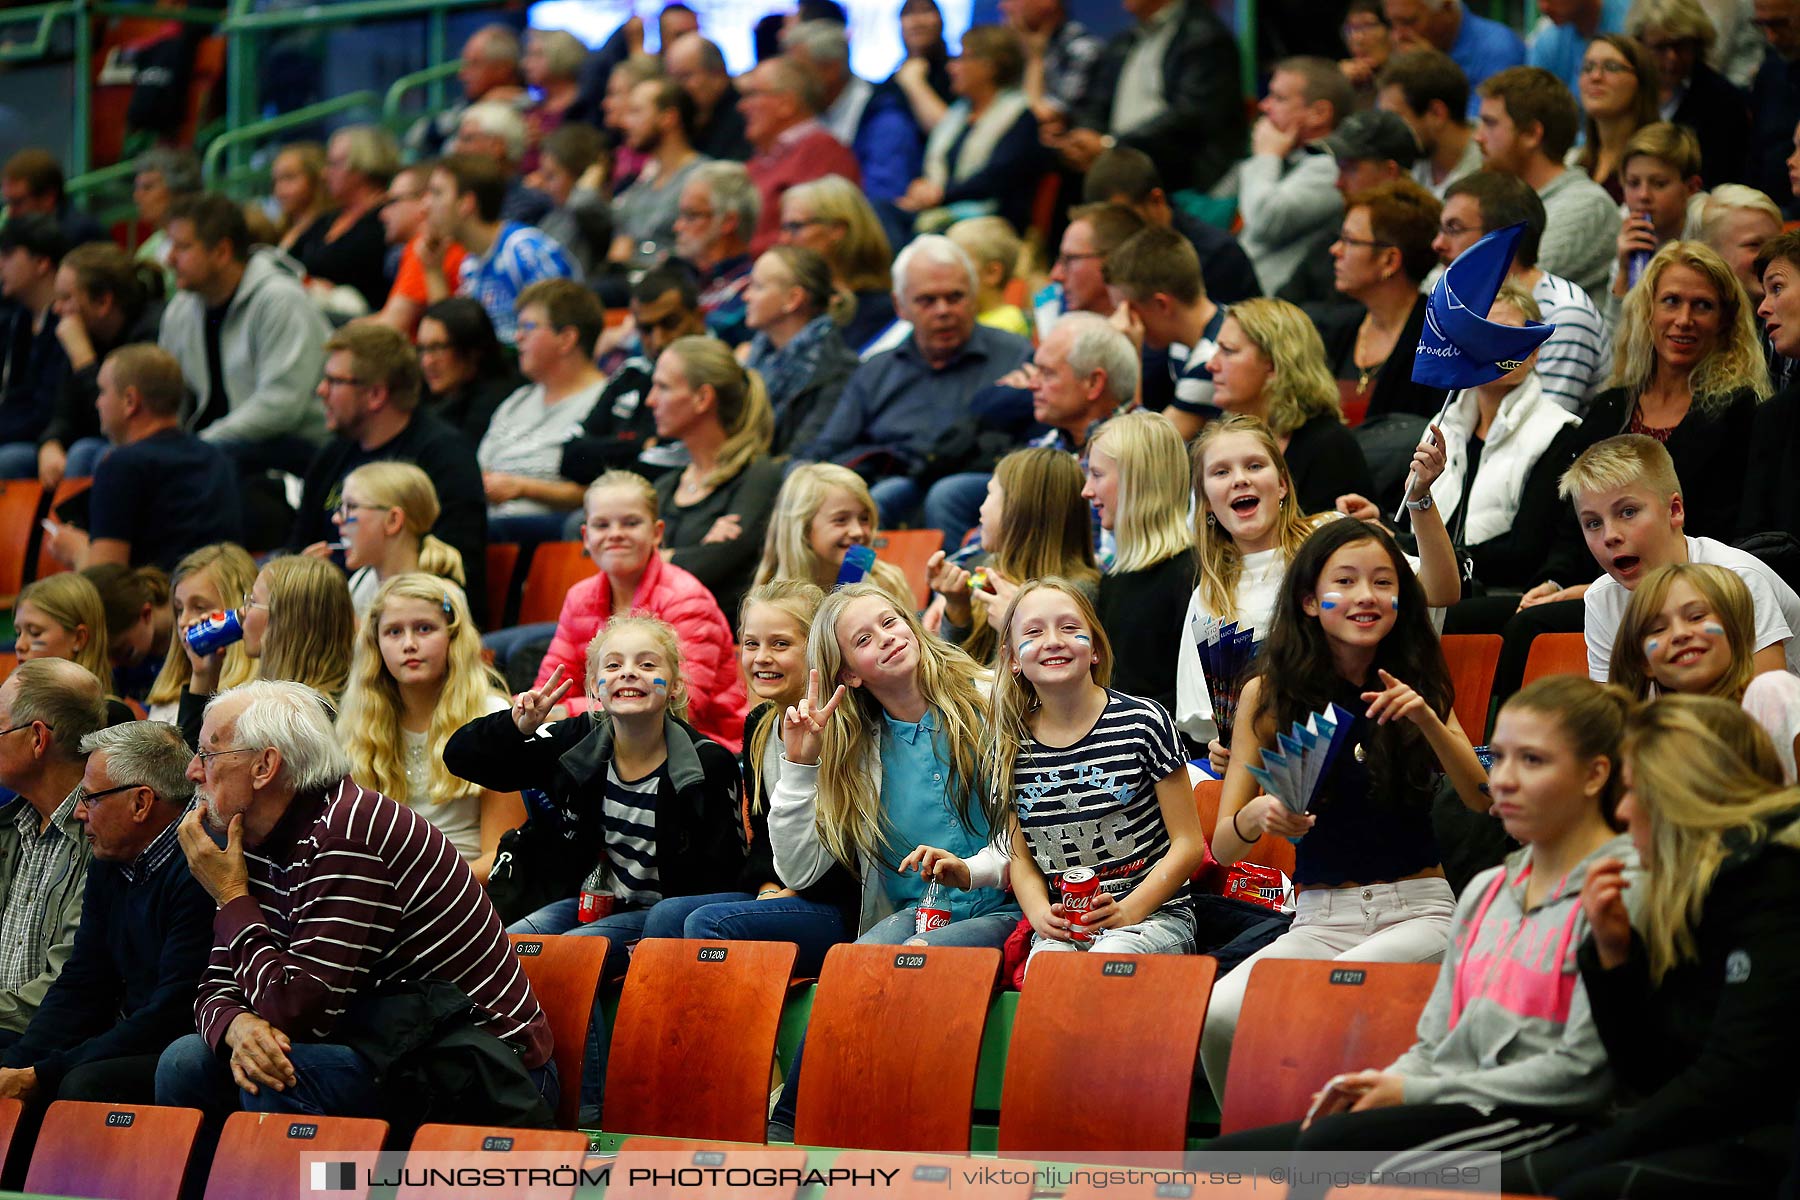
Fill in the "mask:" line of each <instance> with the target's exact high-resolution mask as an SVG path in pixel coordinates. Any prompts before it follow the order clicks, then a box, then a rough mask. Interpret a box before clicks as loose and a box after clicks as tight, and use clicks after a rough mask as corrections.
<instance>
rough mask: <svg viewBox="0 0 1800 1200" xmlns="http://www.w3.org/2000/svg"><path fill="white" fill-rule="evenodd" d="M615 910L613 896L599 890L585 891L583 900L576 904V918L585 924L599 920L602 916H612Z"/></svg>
mask: <svg viewBox="0 0 1800 1200" xmlns="http://www.w3.org/2000/svg"><path fill="white" fill-rule="evenodd" d="M612 912H613V898H612V897H611V896H605V895H602V894H600V893H599V892H588V891H584V892H582V893H581V902H580V904H579V905H577V906H576V909H575V919H576V920H577V921H580V922H581V923H582V924H583V925H587V924H590V923H591V922H594V921H598V920H599V919H600V918H601V917H610V916H612Z"/></svg>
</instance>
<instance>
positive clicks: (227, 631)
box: [181, 608, 244, 654]
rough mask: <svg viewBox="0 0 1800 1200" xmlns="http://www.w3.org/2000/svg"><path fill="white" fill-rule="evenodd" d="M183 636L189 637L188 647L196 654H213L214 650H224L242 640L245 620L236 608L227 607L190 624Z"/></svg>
mask: <svg viewBox="0 0 1800 1200" xmlns="http://www.w3.org/2000/svg"><path fill="white" fill-rule="evenodd" d="M181 636H182V637H184V638H186V639H187V644H188V648H189V649H191V650H192V651H193V652H194V653H195V654H211V653H212V652H213V651H214V650H223V649H224V648H225V647H226V646H229V645H231V644H232V643H233V642H239V641H242V640H243V638H244V622H243V620H242V619H241V618H240V617H239V616H238V614H237V610H236V609H234V608H227V609H225V610H223V611H221V612H215V613H208V614H206V615H205V616H204V617H201V618H200V619H199V620H198V621H195V622H194V623H193V624H192V625H189V626H188V627H187V629H186V630H184V631H183V632H182V635H181Z"/></svg>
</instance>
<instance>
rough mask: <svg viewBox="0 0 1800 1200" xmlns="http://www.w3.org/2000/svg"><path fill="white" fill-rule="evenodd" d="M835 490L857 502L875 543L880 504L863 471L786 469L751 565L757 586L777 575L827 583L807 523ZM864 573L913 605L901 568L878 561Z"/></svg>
mask: <svg viewBox="0 0 1800 1200" xmlns="http://www.w3.org/2000/svg"><path fill="white" fill-rule="evenodd" d="M834 490H837V491H845V492H849V493H850V495H851V496H853V497H854V498H855V499H856V502H857V503H858V504H860V505H862V508H863V512H864V513H865V514H866V515H867V517H868V521H869V542H870V544H871V545H872V544H874V541H875V537H876V534H877V533H878V532H879V530H880V510H879V509H877V508H876V507H875V498H874V497H873V496H871V495H870V494H869V485H868V484H866V483H864V482H863V478H862V476H861V475H858V474H857V473H856V472H855V471H852V470H851V469H850V468H849V467H840V466H838V465H837V464H836V463H806V464H805V465H803V466H799V467H796V468H794V470H793V471H791V472H789V474H788V477H787V478H786V479H785V480H783V481H782V484H781V491H779V492H777V493H776V494H775V511H774V512H772V513H771V514H770V515H769V532H768V533H767V534H766V535H764V537H763V556H762V562H760V563H758V564H757V567H756V583H757V584H758V585H759V586H760V585H762V584H765V583H769V582H771V581H773V580H776V579H803V580H805V581H806V582H808V583H811V584H813V585H815V586H818V587H821V588H823V587H826V586H829V581H827V582H826V583H820V582H819V581H820V579H821V578H823V577H824V576H825V575H827V574H828V569H827V567H826V565H825V563H824V562H823V561H821V560H820V558H819V556H818V555H817V554H815V553H813V548H812V523H813V518H814V517H816V516H818V515H819V510H820V509H821V508H824V507H825V501H826V499H827V498H828V497H830V495H831V493H832V492H833V491H834ZM868 577H869V579H870V580H872V581H873V582H874V583H876V584H878V585H880V587H881V590H882V591H884V592H886V593H887V594H888V595H889V596H890V597H892V598H893V599H895V600H899V601H902V602H903V603H905V605H906V606H907V607H908V608H909V609H910V608H911V607H912V604H913V594H912V585H911V584H909V583H907V582H906V575H905V573H904V572H902V571H901V570H900V568H898V567H896V566H894V565H893V564H892V563H885V562H878V563H876V564H875V565H874V566H873V567H872V568H870V570H869V575H868Z"/></svg>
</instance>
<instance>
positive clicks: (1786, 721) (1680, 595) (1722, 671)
mask: <svg viewBox="0 0 1800 1200" xmlns="http://www.w3.org/2000/svg"><path fill="white" fill-rule="evenodd" d="M1758 640H1759V638H1758V636H1757V628H1756V607H1755V603H1754V602H1753V601H1752V600H1751V598H1750V589H1749V588H1747V587H1746V586H1744V581H1743V580H1742V579H1741V578H1739V577H1738V576H1737V574H1735V573H1734V572H1732V571H1728V570H1726V569H1725V568H1724V567H1719V566H1714V565H1713V564H1711V563H1691V562H1690V563H1675V564H1673V565H1671V566H1666V567H1658V568H1657V569H1656V570H1654V571H1652V572H1650V573H1649V574H1648V575H1646V576H1644V580H1643V582H1642V583H1640V584H1638V585H1637V587H1636V588H1635V589H1634V590H1633V591H1632V593H1631V602H1630V603H1629V604H1627V605H1626V606H1625V615H1624V617H1623V618H1622V619H1621V620H1620V622H1619V636H1618V638H1617V639H1616V640H1615V641H1614V642H1613V652H1612V664H1611V667H1612V669H1611V673H1610V675H1609V676H1608V678H1609V679H1611V680H1612V682H1614V683H1616V684H1618V685H1619V686H1620V687H1622V688H1624V689H1625V690H1626V691H1628V692H1630V693H1631V694H1632V695H1633V696H1635V697H1637V698H1638V699H1640V700H1647V699H1649V698H1650V697H1652V696H1654V695H1657V694H1658V693H1661V692H1672V693H1679V694H1684V695H1699V696H1719V697H1721V698H1723V699H1726V700H1730V701H1732V702H1733V703H1736V704H1741V705H1743V707H1744V711H1745V712H1747V713H1749V714H1750V715H1751V716H1752V717H1754V718H1756V721H1757V723H1758V724H1760V725H1761V726H1762V727H1763V729H1764V730H1765V731H1766V732H1767V733H1768V735H1769V739H1770V740H1771V741H1772V742H1774V744H1775V753H1776V755H1777V756H1779V757H1780V759H1781V767H1782V772H1783V774H1784V775H1785V777H1786V779H1787V781H1788V782H1789V783H1793V782H1794V778H1795V770H1794V762H1795V753H1796V750H1800V679H1796V678H1795V677H1794V676H1792V675H1790V674H1788V673H1787V672H1786V671H1765V672H1763V673H1762V674H1760V675H1759V674H1757V673H1756V663H1755V660H1754V657H1753V656H1754V652H1755V647H1756V644H1757V642H1758Z"/></svg>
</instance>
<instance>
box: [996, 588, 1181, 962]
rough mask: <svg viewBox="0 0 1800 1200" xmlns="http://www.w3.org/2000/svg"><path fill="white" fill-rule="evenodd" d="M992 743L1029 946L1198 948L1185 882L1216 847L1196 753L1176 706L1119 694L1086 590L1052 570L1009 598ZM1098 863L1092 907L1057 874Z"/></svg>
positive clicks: (1120, 950) (1130, 950) (1000, 809)
mask: <svg viewBox="0 0 1800 1200" xmlns="http://www.w3.org/2000/svg"><path fill="white" fill-rule="evenodd" d="M1004 628H1005V631H1006V632H1005V640H1004V641H1003V642H1002V644H1001V648H1000V664H999V668H998V670H997V676H998V678H997V679H996V682H995V684H994V719H993V721H992V722H991V723H990V725H989V728H988V737H987V739H986V744H985V746H984V747H983V756H984V766H985V767H986V769H987V772H988V774H989V777H990V780H991V782H990V785H989V788H988V800H989V804H990V805H991V806H992V807H993V809H994V815H993V817H992V823H993V824H994V826H995V828H997V829H1007V830H1010V833H1011V838H1012V861H1013V864H1014V865H1013V873H1012V883H1013V891H1014V893H1015V894H1016V895H1017V896H1018V898H1019V907H1020V908H1021V909H1023V910H1024V912H1025V915H1026V917H1028V918H1029V919H1030V921H1031V925H1032V929H1033V930H1034V931H1035V933H1036V936H1034V937H1033V938H1032V941H1031V954H1032V955H1033V956H1036V955H1037V954H1039V953H1041V952H1044V951H1070V950H1097V951H1100V952H1102V953H1106V954H1188V953H1192V952H1193V950H1194V912H1193V907H1192V903H1191V894H1190V890H1189V886H1188V878H1189V876H1191V875H1192V874H1193V873H1194V872H1195V870H1197V869H1198V868H1199V866H1200V863H1201V862H1202V860H1203V859H1204V858H1205V854H1206V838H1205V836H1204V835H1203V834H1202V832H1201V830H1200V818H1199V813H1198V810H1196V809H1195V807H1194V795H1193V789H1192V787H1191V785H1190V784H1189V783H1188V776H1187V762H1186V759H1187V755H1186V754H1185V753H1184V752H1183V750H1182V745H1181V736H1180V734H1178V733H1177V732H1176V730H1175V722H1174V721H1173V720H1172V719H1171V718H1170V717H1169V714H1168V712H1167V711H1166V710H1165V709H1164V708H1163V707H1162V706H1161V705H1159V704H1157V703H1156V702H1155V701H1154V700H1143V699H1139V698H1138V697H1136V696H1127V695H1125V694H1123V693H1121V692H1115V691H1113V690H1112V689H1110V688H1108V687H1107V686H1106V684H1107V681H1108V679H1109V677H1110V674H1111V665H1112V664H1111V653H1110V650H1111V648H1110V646H1109V644H1108V643H1107V640H1106V634H1105V632H1104V631H1103V630H1102V629H1101V628H1100V621H1099V618H1098V617H1097V616H1096V615H1095V613H1094V607H1093V605H1092V603H1090V602H1089V600H1088V598H1087V595H1086V593H1084V592H1083V591H1082V590H1081V589H1080V588H1079V587H1078V586H1077V585H1075V584H1073V583H1070V582H1069V581H1067V580H1064V579H1059V578H1056V577H1054V576H1052V577H1051V578H1048V579H1040V580H1034V581H1032V582H1030V583H1027V584H1025V585H1024V586H1023V587H1021V588H1020V589H1019V591H1018V593H1017V594H1016V595H1014V596H1013V599H1012V603H1011V604H1009V605H1007V608H1006V617H1005V622H1004ZM1076 868H1085V869H1088V870H1091V871H1093V872H1094V873H1095V874H1096V875H1097V876H1098V877H1099V890H1098V891H1096V892H1095V893H1094V895H1093V897H1092V901H1091V906H1090V907H1089V908H1088V909H1087V910H1086V911H1085V913H1084V912H1079V911H1074V910H1070V909H1067V908H1065V906H1064V904H1063V903H1062V902H1061V901H1059V900H1057V899H1056V898H1055V897H1053V896H1052V895H1051V892H1050V880H1052V879H1057V878H1060V877H1061V876H1062V875H1063V874H1064V873H1065V872H1067V871H1070V870H1074V869H1076Z"/></svg>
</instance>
